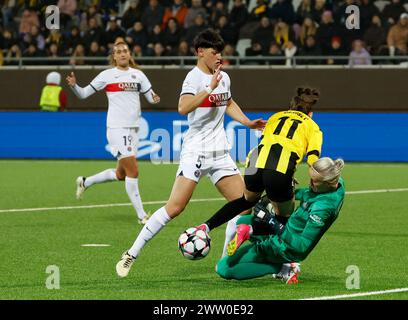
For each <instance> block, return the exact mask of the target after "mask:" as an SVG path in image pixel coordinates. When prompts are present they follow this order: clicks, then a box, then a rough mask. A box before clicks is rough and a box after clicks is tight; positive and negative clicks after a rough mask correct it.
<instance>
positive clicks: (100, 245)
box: [81, 243, 110, 247]
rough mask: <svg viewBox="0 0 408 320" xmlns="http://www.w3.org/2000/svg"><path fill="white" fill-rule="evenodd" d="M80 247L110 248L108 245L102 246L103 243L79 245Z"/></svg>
mask: <svg viewBox="0 0 408 320" xmlns="http://www.w3.org/2000/svg"><path fill="white" fill-rule="evenodd" d="M81 247H110V244H104V243H87V244H81Z"/></svg>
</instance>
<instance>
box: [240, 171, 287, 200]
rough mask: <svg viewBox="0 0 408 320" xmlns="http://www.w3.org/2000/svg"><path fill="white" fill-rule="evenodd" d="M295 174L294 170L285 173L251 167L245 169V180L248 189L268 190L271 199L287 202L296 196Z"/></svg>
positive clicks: (256, 190) (253, 190) (254, 190)
mask: <svg viewBox="0 0 408 320" xmlns="http://www.w3.org/2000/svg"><path fill="white" fill-rule="evenodd" d="M293 176H294V172H293V171H292V172H288V173H286V174H283V173H280V172H278V171H276V170H273V169H259V168H253V167H250V168H247V169H245V175H244V181H245V186H246V189H247V190H248V191H252V192H263V191H266V195H267V196H268V198H269V200H271V201H274V202H285V201H289V200H292V198H293V196H294V192H293V189H294V188H293Z"/></svg>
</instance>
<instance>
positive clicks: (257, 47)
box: [243, 40, 263, 65]
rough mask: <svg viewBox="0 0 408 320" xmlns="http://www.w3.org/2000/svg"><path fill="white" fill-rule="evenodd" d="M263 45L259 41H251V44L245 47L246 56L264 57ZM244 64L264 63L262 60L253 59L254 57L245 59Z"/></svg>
mask: <svg viewBox="0 0 408 320" xmlns="http://www.w3.org/2000/svg"><path fill="white" fill-rule="evenodd" d="M262 54H263V52H262V45H261V44H260V43H259V42H256V41H254V40H252V41H251V46H250V47H249V48H247V49H245V56H246V57H262ZM243 62H244V64H250V65H261V64H263V61H262V60H252V59H245V60H244V61H243Z"/></svg>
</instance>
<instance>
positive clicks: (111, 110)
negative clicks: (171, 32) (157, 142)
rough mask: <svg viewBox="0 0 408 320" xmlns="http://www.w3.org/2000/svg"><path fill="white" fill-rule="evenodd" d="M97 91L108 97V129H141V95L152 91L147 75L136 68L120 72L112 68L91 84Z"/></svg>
mask: <svg viewBox="0 0 408 320" xmlns="http://www.w3.org/2000/svg"><path fill="white" fill-rule="evenodd" d="M90 86H91V87H92V88H93V90H95V91H100V90H105V92H106V95H107V97H108V117H107V121H106V122H107V127H108V128H134V127H139V121H140V114H141V109H140V93H142V94H146V93H148V92H149V91H150V90H151V87H152V86H151V84H150V81H149V79H147V77H146V75H145V74H144V73H143V72H142V71H140V70H138V69H134V68H129V69H128V70H126V71H124V70H120V69H118V68H111V69H107V70H104V71H102V72H101V73H100V74H99V75H97V76H96V77H95V79H93V80H92V81H91V83H90Z"/></svg>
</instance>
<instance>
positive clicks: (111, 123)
mask: <svg viewBox="0 0 408 320" xmlns="http://www.w3.org/2000/svg"><path fill="white" fill-rule="evenodd" d="M110 59H111V65H112V68H110V69H107V70H104V71H102V72H101V73H100V74H99V75H97V76H96V78H95V79H93V80H92V81H91V83H90V84H89V85H88V86H86V87H85V88H81V87H80V86H78V84H77V81H76V78H75V75H74V73H73V72H71V74H70V75H68V76H67V82H68V85H69V86H70V87H71V88H72V91H73V92H74V93H75V95H76V96H77V97H78V98H80V99H85V98H87V97H89V96H90V95H92V94H94V93H95V92H97V91H99V90H102V89H104V90H105V92H106V95H107V97H108V101H109V104H108V117H107V133H106V135H107V139H108V142H109V147H110V149H111V153H112V155H113V156H114V157H116V158H117V159H118V163H117V167H116V169H107V170H105V171H102V172H99V173H97V174H95V175H93V176H90V177H78V178H77V180H76V184H77V190H76V196H77V198H78V199H80V198H81V197H82V195H83V193H84V192H85V190H86V189H87V188H89V187H90V186H92V185H94V184H97V183H103V182H108V181H117V180H125V186H126V192H127V194H128V196H129V198H130V201H131V202H132V204H133V207H134V208H135V210H136V213H137V216H138V219H139V223H140V224H145V223H146V221H147V219H148V215H147V214H146V212H145V211H144V209H143V204H142V200H141V198H140V193H139V186H138V176H139V171H138V165H137V161H136V154H137V148H138V142H139V138H138V130H139V121H140V93H142V94H143V95H144V96H145V98H146V99H147V101H148V102H149V103H152V104H156V103H159V102H160V97H159V96H158V95H157V94H156V93H155V92H154V91H153V89H152V86H151V84H150V81H149V80H148V79H147V77H146V75H145V74H144V73H143V72H142V71H141V70H139V69H138V68H137V65H136V63H135V62H134V60H133V58H132V57H131V55H130V51H129V47H128V45H127V44H126V43H125V42H123V41H117V42H116V43H115V44H114V46H113V49H112V55H111V57H110Z"/></svg>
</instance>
